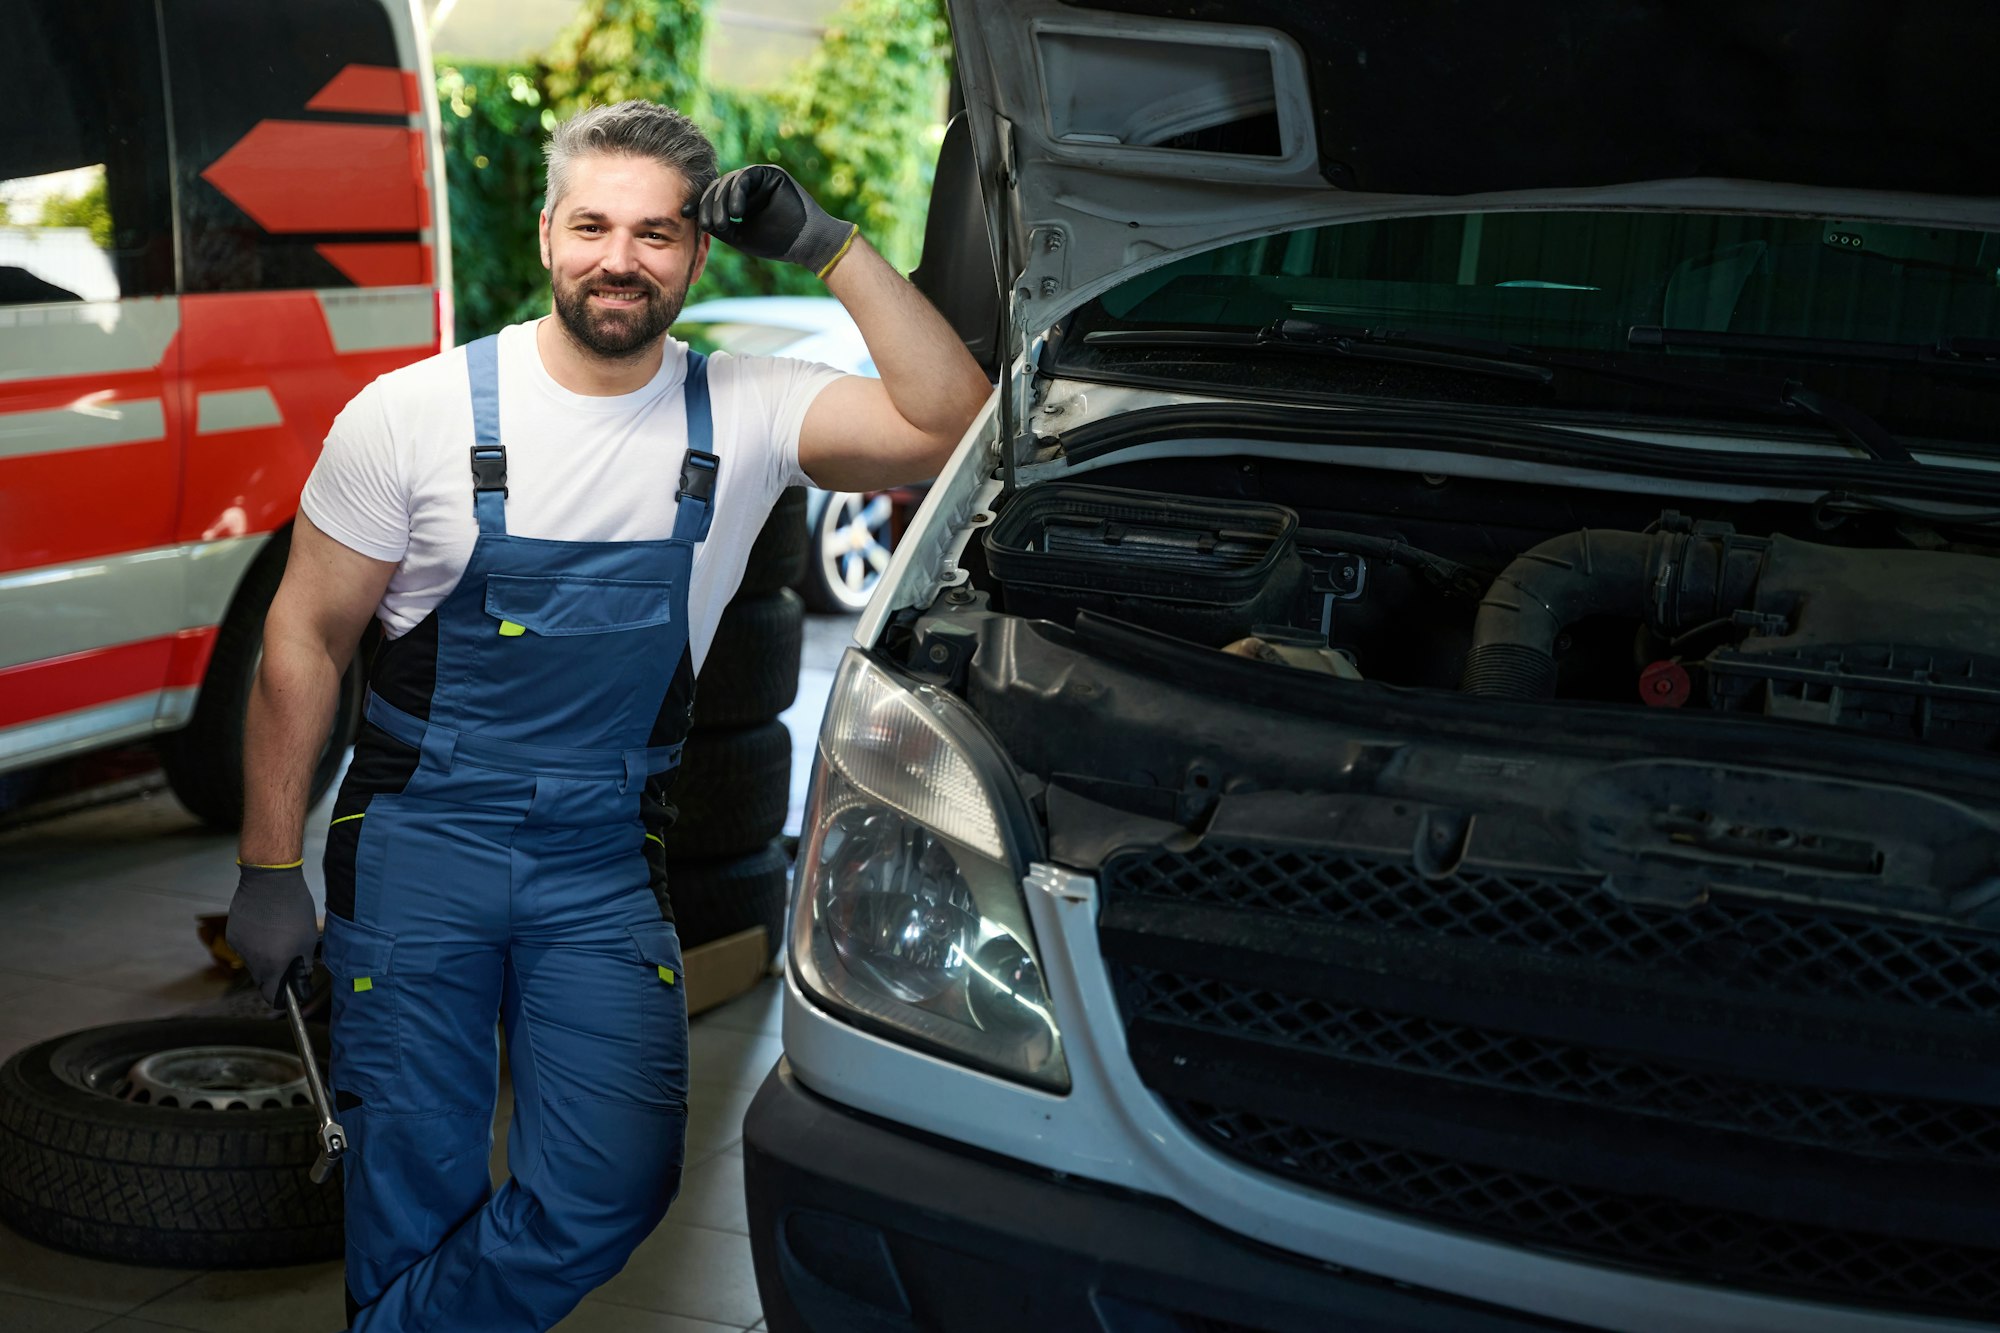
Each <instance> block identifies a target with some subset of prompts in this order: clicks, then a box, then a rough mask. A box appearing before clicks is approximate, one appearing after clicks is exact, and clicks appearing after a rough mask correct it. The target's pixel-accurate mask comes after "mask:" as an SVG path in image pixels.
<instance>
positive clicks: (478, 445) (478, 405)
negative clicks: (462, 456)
mask: <svg viewBox="0 0 2000 1333" xmlns="http://www.w3.org/2000/svg"><path fill="white" fill-rule="evenodd" d="M465 368H466V374H467V378H468V379H469V380H470V381H471V385H472V513H473V517H475V518H476V519H478V520H479V530H480V531H481V532H482V533H485V532H493V533H504V532H506V531H507V506H506V496H507V450H506V447H505V446H504V445H502V444H501V443H500V335H499V334H497V333H489V334H487V335H486V336H485V337H484V338H481V339H479V340H478V341H476V342H473V343H469V344H467V346H466V349H465Z"/></svg>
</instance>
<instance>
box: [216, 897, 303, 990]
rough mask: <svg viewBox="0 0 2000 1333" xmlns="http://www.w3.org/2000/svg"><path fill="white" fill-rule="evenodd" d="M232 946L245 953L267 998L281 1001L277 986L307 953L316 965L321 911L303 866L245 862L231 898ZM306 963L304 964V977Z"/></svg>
mask: <svg viewBox="0 0 2000 1333" xmlns="http://www.w3.org/2000/svg"><path fill="white" fill-rule="evenodd" d="M227 938H228V940H229V947H230V948H232V949H234V950H236V952H237V954H238V956H240V957H241V958H242V959H243V966H245V967H246V968H248V969H249V970H250V979H251V980H252V981H254V982H256V983H257V989H258V990H260V991H263V992H264V998H265V999H267V1000H269V1001H270V1002H271V1003H272V1004H273V1005H277V1006H282V1005H283V1004H284V1003H285V1000H284V996H283V995H282V994H281V993H280V991H279V990H278V987H279V986H281V985H283V984H284V981H285V977H286V975H287V974H288V973H290V972H291V970H292V964H293V963H294V962H296V961H298V960H299V959H304V960H305V964H306V968H310V967H311V966H312V960H313V954H314V952H315V951H317V949H318V947H319V917H318V915H317V914H316V913H315V912H314V911H313V900H312V890H310V889H308V888H307V887H306V872H305V869H304V868H303V867H302V866H295V865H294V866H241V867H240V870H239V872H238V874H237V877H236V896H235V897H234V898H231V899H230V900H229V930H228V933H227ZM305 970H306V969H305V968H301V969H300V974H299V975H300V980H301V982H303V980H304V977H305Z"/></svg>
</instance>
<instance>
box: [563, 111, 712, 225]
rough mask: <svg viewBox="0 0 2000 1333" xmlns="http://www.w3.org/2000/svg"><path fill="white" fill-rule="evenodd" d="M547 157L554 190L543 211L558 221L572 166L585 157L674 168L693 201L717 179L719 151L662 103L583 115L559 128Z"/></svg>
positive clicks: (689, 121) (578, 115)
mask: <svg viewBox="0 0 2000 1333" xmlns="http://www.w3.org/2000/svg"><path fill="white" fill-rule="evenodd" d="M542 151H543V155H544V156H545V157H546V158H547V159H548V164H549V189H548V195H547V196H546V201H545V202H544V204H543V207H545V208H546V209H548V212H549V216H550V217H551V218H553V217H554V216H555V213H556V204H557V203H558V202H560V201H561V199H562V197H563V195H564V194H566V193H567V192H568V190H569V169H570V164H571V163H572V162H574V161H575V160H576V159H577V158H579V157H590V156H594V155H600V154H601V155H604V156H608V157H643V158H649V159H651V160H652V161H654V162H658V163H659V164H660V165H661V166H665V167H672V168H673V169H674V170H675V171H678V172H680V174H681V176H682V177H683V178H684V179H685V180H686V181H687V183H688V198H689V199H690V200H695V199H699V198H701V192H702V191H703V190H706V189H707V188H708V187H709V184H710V182H712V181H714V179H715V177H716V165H715V145H714V144H712V143H710V142H709V141H708V136H707V135H706V134H703V133H702V132H701V127H700V126H698V125H696V124H695V123H694V122H693V121H691V120H689V119H688V118H687V117H686V116H683V115H682V114H681V113H680V112H678V111H676V110H674V109H673V108H672V107H665V106H661V105H660V104H659V103H657V102H641V101H631V102H620V103H619V104H618V105H617V106H594V107H591V108H590V109H589V110H587V111H579V112H578V113H577V114H576V115H574V116H571V117H570V118H569V119H568V120H566V121H564V122H563V123H562V124H560V125H558V126H556V130H555V133H554V134H552V135H550V136H549V142H548V144H547V145H546V147H544V149H543V150H542Z"/></svg>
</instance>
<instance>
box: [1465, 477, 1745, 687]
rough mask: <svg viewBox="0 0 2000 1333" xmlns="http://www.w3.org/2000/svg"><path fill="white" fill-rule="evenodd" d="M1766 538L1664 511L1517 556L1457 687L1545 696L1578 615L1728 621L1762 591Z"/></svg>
mask: <svg viewBox="0 0 2000 1333" xmlns="http://www.w3.org/2000/svg"><path fill="white" fill-rule="evenodd" d="M1769 545H1770V542H1769V539H1767V538H1762V537H1740V536H1738V535H1737V534H1736V531H1735V529H1733V528H1731V527H1730V526H1729V525H1728V524H1725V523H1701V524H1695V523H1691V522H1689V521H1688V520H1687V519H1685V518H1682V517H1681V516H1680V515H1678V514H1672V513H1669V514H1666V515H1663V516H1662V517H1661V519H1660V522H1659V524H1658V525H1657V526H1656V528H1655V530H1654V531H1652V532H1650V533H1643V532H1617V531H1608V530H1604V529H1595V530H1593V529H1590V528H1585V529H1584V530H1582V531H1581V532H1571V533H1565V534H1564V535H1563V536H1560V537H1554V538H1551V539H1550V540H1548V541H1545V542H1543V543H1542V544H1541V545H1539V546H1537V547H1534V548H1533V549H1532V550H1530V551H1528V552H1526V553H1525V554H1523V555H1521V556H1519V557H1517V558H1516V559H1515V561H1514V562H1513V563H1512V564H1510V565H1508V566H1507V568H1506V569H1504V570H1502V571H1501V573H1500V576H1499V577H1498V578H1496V579H1495V580H1494V581H1493V586H1492V587H1490V588H1488V589H1487V590H1486V596H1485V597H1483V598H1482V599H1480V603H1479V615H1478V617H1477V618H1476V619H1475V620H1474V622H1473V627H1472V651H1471V652H1469V653H1468V654H1467V655H1466V658H1465V675H1464V677H1463V679H1462V680H1461V681H1460V685H1459V688H1460V689H1462V690H1464V691H1465V692H1466V693H1468V694H1479V695H1485V696H1488V697H1491V698H1500V699H1548V698H1553V697H1554V695H1555V688H1556V660H1555V643H1556V638H1557V636H1558V635H1560V634H1561V633H1562V632H1563V630H1564V629H1566V628H1568V627H1569V626H1571V625H1574V624H1575V623H1576V622H1578V621H1579V620H1583V619H1586V618H1588V617H1590V616H1598V615H1624V616H1630V615H1633V614H1635V613H1636V614H1638V615H1641V616H1643V617H1644V618H1645V620H1646V623H1647V624H1648V625H1650V626H1651V627H1652V628H1653V630H1654V632H1655V633H1658V634H1661V635H1665V636H1667V637H1672V636H1673V635H1675V634H1678V633H1680V632H1681V631H1682V630H1684V629H1689V628H1693V627H1695V626H1698V625H1706V624H1709V623H1711V622H1714V621H1717V620H1726V619H1728V618H1729V617H1730V615H1731V614H1732V613H1733V612H1735V611H1736V610H1737V609H1738V608H1741V607H1747V606H1749V605H1750V603H1751V601H1752V600H1753V599H1754V597H1755V595H1756V591H1757V579H1758V576H1759V574H1760V573H1761V572H1762V570H1763V565H1764V553H1765V550H1766V549H1767V548H1768V546H1769Z"/></svg>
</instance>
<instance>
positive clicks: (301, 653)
mask: <svg viewBox="0 0 2000 1333" xmlns="http://www.w3.org/2000/svg"><path fill="white" fill-rule="evenodd" d="M345 669H346V663H344V662H336V661H334V659H333V658H332V656H330V655H329V654H328V653H327V651H326V648H325V646H324V645H322V644H318V643H314V642H311V641H310V640H306V641H301V640H299V639H297V638H292V637H289V636H287V635H285V634H284V633H283V631H282V630H281V629H280V630H278V631H277V632H273V629H272V627H270V626H269V625H267V626H266V629H265V634H264V660H263V663H262V665H260V666H259V667H258V669H257V683H256V684H255V686H253V687H252V688H251V691H250V711H249V716H248V717H247V718H246V719H245V721H244V728H243V836H242V840H241V842H240V843H239V844H238V852H237V854H238V855H239V856H240V857H241V858H242V859H243V861H244V862H245V863H246V864H249V865H287V864H289V863H291V862H293V861H296V860H298V859H299V858H300V856H301V855H302V854H303V852H304V847H305V822H306V798H307V796H308V794H309V793H310V792H311V790H312V775H313V770H314V769H315V768H317V767H318V766H319V757H320V753H321V751H322V750H324V749H325V747H326V738H327V734H328V732H329V731H330V730H331V729H332V727H333V709H334V703H335V700H336V699H337V698H338V696H339V689H340V675H341V672H342V671H344V670H345Z"/></svg>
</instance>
